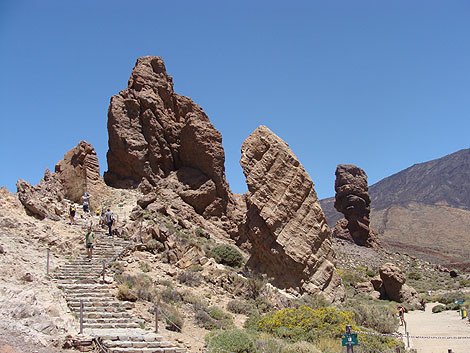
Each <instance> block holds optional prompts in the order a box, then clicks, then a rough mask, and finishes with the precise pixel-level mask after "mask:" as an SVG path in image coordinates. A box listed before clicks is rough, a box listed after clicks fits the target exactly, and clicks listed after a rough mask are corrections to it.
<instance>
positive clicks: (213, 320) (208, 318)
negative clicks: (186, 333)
mask: <svg viewBox="0 0 470 353" xmlns="http://www.w3.org/2000/svg"><path fill="white" fill-rule="evenodd" d="M195 318H196V322H197V323H198V324H199V325H200V326H202V327H204V328H205V329H206V330H215V329H228V328H232V327H233V321H232V317H231V316H230V314H228V313H226V312H224V311H223V310H222V309H220V308H218V307H216V306H211V307H204V306H202V307H197V306H195Z"/></svg>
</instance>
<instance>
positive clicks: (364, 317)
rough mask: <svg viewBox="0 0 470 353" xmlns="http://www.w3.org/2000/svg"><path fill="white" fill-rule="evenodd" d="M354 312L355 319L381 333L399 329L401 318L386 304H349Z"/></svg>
mask: <svg viewBox="0 0 470 353" xmlns="http://www.w3.org/2000/svg"><path fill="white" fill-rule="evenodd" d="M347 309H348V310H350V311H352V312H353V313H354V321H355V323H356V324H357V325H359V326H364V327H367V328H370V329H373V330H375V331H377V332H381V333H394V332H396V330H397V329H398V324H399V320H398V318H397V317H396V315H394V314H393V313H392V311H391V310H390V309H389V308H388V307H386V306H379V305H373V304H372V305H371V304H368V305H365V304H358V303H356V304H355V305H352V306H349V307H348V308H347Z"/></svg>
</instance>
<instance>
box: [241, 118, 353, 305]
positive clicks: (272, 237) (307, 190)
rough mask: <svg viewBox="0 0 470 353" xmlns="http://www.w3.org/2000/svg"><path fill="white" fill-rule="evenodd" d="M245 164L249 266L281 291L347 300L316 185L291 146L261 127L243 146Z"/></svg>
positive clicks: (244, 227) (244, 232) (243, 232)
mask: <svg viewBox="0 0 470 353" xmlns="http://www.w3.org/2000/svg"><path fill="white" fill-rule="evenodd" d="M240 164H241V166H242V168H243V171H244V174H245V176H246V182H247V185H248V191H247V193H246V195H245V197H246V203H247V212H246V216H245V221H244V223H243V224H242V225H241V226H240V233H241V236H244V237H246V239H247V241H248V242H249V244H250V258H249V260H248V264H247V265H248V266H249V267H251V268H252V269H254V270H255V271H257V272H261V273H265V274H267V275H268V277H272V278H273V282H274V283H273V284H275V285H276V286H278V287H280V288H293V289H296V290H297V291H298V292H301V293H302V292H307V293H317V292H320V291H323V293H324V295H325V296H326V297H327V298H329V299H330V300H332V301H334V300H341V299H342V298H344V295H345V292H344V288H343V286H342V283H341V279H340V277H339V275H338V273H337V272H336V268H335V266H334V261H335V259H334V252H333V249H332V247H331V241H330V239H329V235H330V233H329V229H328V226H327V224H326V221H325V217H324V215H323V212H322V210H321V207H320V204H319V202H318V198H317V195H316V193H315V190H314V188H313V182H312V180H311V179H310V176H309V175H308V174H307V172H306V171H305V169H304V168H303V166H302V165H301V164H300V162H299V161H298V160H297V158H296V156H295V155H294V153H293V152H292V151H291V149H290V148H289V146H288V145H287V144H286V143H285V142H284V141H283V140H282V139H280V138H279V137H278V136H276V135H275V134H274V133H273V132H271V131H270V130H269V129H268V128H267V127H264V126H260V127H258V128H257V129H256V130H255V131H254V132H253V133H252V134H251V135H250V136H249V137H248V138H247V139H246V140H245V142H244V143H243V145H242V157H241V161H240Z"/></svg>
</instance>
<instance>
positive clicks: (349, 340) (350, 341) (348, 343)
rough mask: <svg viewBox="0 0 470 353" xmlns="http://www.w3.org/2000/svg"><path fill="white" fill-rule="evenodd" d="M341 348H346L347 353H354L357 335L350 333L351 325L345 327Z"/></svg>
mask: <svg viewBox="0 0 470 353" xmlns="http://www.w3.org/2000/svg"><path fill="white" fill-rule="evenodd" d="M341 343H342V346H343V347H346V351H347V353H354V350H353V346H357V345H358V342H357V333H351V325H347V326H346V333H345V334H343V337H342V338H341Z"/></svg>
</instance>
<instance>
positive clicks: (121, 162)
mask: <svg viewBox="0 0 470 353" xmlns="http://www.w3.org/2000/svg"><path fill="white" fill-rule="evenodd" d="M108 133H109V150H108V153H107V158H108V171H107V172H106V173H105V181H106V183H107V184H108V185H111V186H114V187H122V188H127V187H137V186H139V185H141V189H142V190H144V189H145V190H146V191H147V192H150V191H151V189H152V187H156V186H157V185H158V184H159V181H160V180H162V179H163V178H166V177H168V176H169V175H170V174H172V173H173V172H177V171H180V170H181V169H183V168H186V169H184V170H182V171H180V172H179V173H178V175H177V176H176V177H177V178H179V179H180V180H179V181H180V183H181V184H183V187H182V188H180V190H182V191H183V194H181V197H182V198H183V199H184V200H185V202H187V203H189V204H191V205H192V206H193V207H194V208H195V210H196V211H197V212H198V213H199V214H203V213H205V215H207V216H211V215H221V214H222V213H224V212H225V211H226V206H227V203H228V200H229V198H230V191H229V187H228V183H227V181H226V179H225V167H224V163H225V154H224V150H223V147H222V136H221V135H220V133H219V131H217V130H216V129H215V127H214V126H213V125H212V124H211V123H210V121H209V118H208V117H207V115H206V114H205V113H204V111H203V110H202V109H201V108H200V107H199V106H198V105H197V104H196V103H194V102H193V101H192V100H191V99H190V98H188V97H184V96H180V95H178V94H176V93H175V92H174V90H173V79H172V77H171V76H169V75H168V74H167V73H166V68H165V64H164V62H163V60H162V58H160V57H156V56H146V57H142V58H139V59H138V60H137V63H136V65H135V67H134V69H133V71H132V74H131V77H130V79H129V83H128V87H127V88H126V89H124V90H123V91H121V92H120V93H119V94H118V95H116V96H113V97H112V98H111V103H110V106H109V110H108ZM189 168H190V169H189ZM142 185H143V186H144V187H142Z"/></svg>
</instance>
